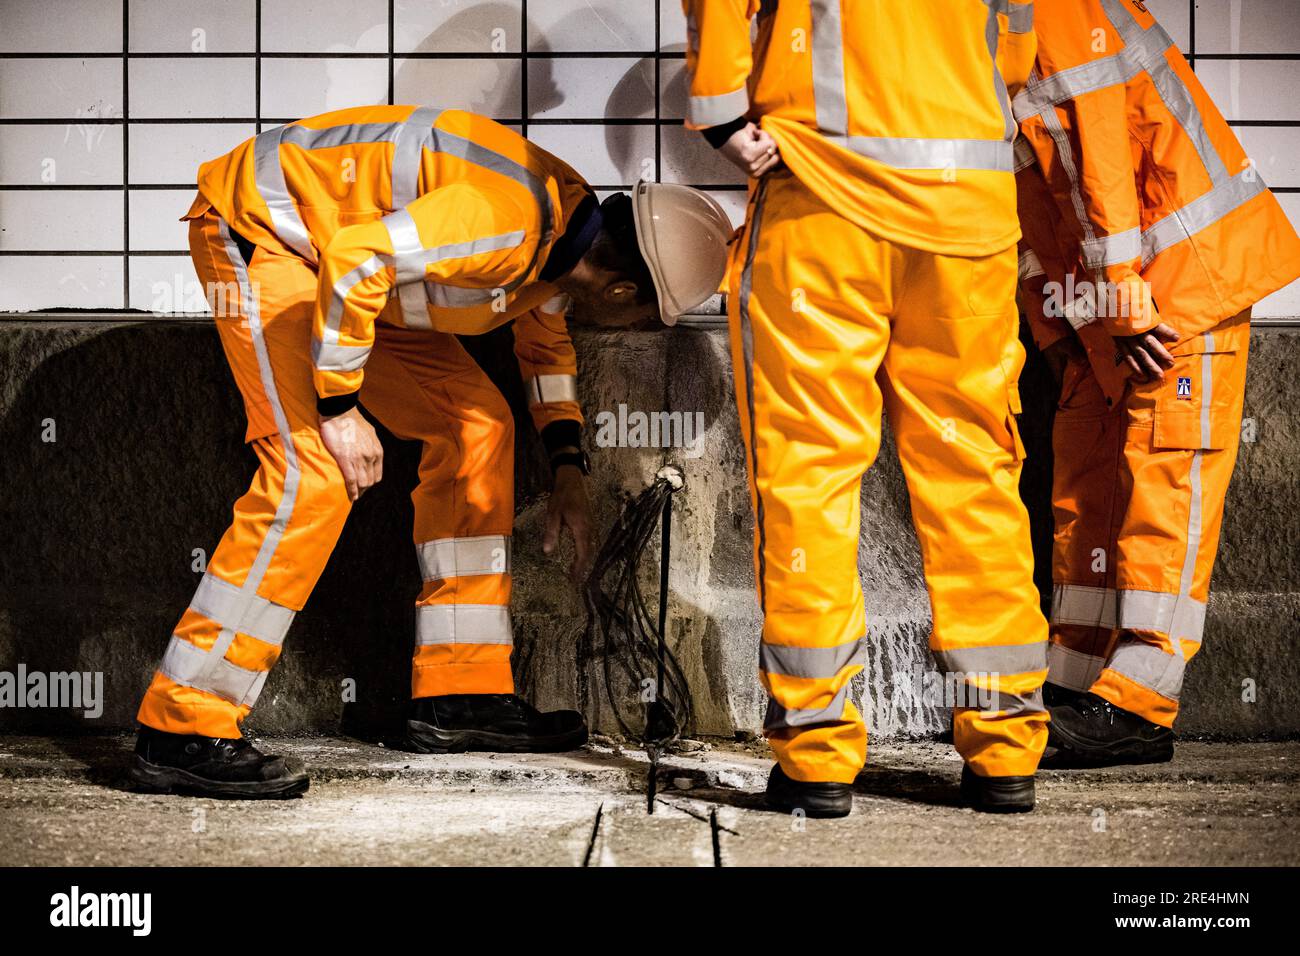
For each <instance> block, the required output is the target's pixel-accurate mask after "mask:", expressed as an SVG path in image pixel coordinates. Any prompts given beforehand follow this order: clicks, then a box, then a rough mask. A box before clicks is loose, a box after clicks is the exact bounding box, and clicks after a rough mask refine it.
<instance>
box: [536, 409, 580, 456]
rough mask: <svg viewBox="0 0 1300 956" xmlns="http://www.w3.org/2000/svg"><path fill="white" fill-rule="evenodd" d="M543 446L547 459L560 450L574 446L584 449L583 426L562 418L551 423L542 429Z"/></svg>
mask: <svg viewBox="0 0 1300 956" xmlns="http://www.w3.org/2000/svg"><path fill="white" fill-rule="evenodd" d="M542 444H543V445H544V446H545V447H546V457H547V458H550V457H551V456H552V455H554V454H555V452H556V451H557V450H558V449H560V448H567V447H568V446H570V445H572V446H573V447H574V448H581V447H582V424H581V423H580V422H576V421H574V420H573V419H572V418H562V419H560V420H559V421H555V422H551V423H550V424H549V425H547V426H546V427H545V428H543V429H542Z"/></svg>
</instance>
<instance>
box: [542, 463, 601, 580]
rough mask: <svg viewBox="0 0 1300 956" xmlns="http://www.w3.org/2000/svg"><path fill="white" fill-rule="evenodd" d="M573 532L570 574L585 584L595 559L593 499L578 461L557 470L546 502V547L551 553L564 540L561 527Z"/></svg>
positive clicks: (543, 540) (544, 546) (548, 552)
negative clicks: (592, 522)
mask: <svg viewBox="0 0 1300 956" xmlns="http://www.w3.org/2000/svg"><path fill="white" fill-rule="evenodd" d="M561 527H565V528H568V529H569V533H570V534H572V535H573V564H571V565H570V566H569V577H570V578H571V579H572V580H573V583H574V584H575V585H578V586H581V585H582V580H583V578H585V577H586V576H587V563H588V561H590V559H591V502H590V500H588V498H587V477H586V475H584V474H583V473H582V470H581V469H580V468H578V467H577V466H576V465H561V466H560V467H559V468H558V469H556V471H555V487H554V488H553V489H552V490H551V499H550V501H549V502H547V505H546V534H545V536H544V537H543V538H542V551H543V552H544V553H546V554H551V553H552V552H553V551H555V549H556V547H557V546H558V545H559V543H560V528H561Z"/></svg>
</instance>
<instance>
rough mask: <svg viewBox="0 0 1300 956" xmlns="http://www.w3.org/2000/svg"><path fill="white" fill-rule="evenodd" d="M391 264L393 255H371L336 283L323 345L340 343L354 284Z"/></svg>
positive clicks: (323, 336)
mask: <svg viewBox="0 0 1300 956" xmlns="http://www.w3.org/2000/svg"><path fill="white" fill-rule="evenodd" d="M391 265H393V259H392V256H371V257H370V258H369V259H367V260H366V261H365V262H363V263H361V265H359V266H357V267H356V268H355V269H353V270H352V271H351V272H349V273H348V274H347V275H345V276H342V277H340V278H339V280H338V281H337V282H335V283H334V288H333V289H332V290H331V295H330V310H329V314H328V315H326V316H325V329H324V331H323V332H322V333H321V343H322V344H323V345H337V344H338V341H339V328H340V327H341V326H342V324H343V309H344V307H345V306H346V305H347V300H348V296H349V295H350V294H351V292H352V288H353V286H355V285H356V284H357V283H358V282H364V281H365V280H366V279H369V278H370V277H371V276H372V275H374V274H375V273H376V272H378V271H379V270H380V269H383V268H385V267H387V266H391Z"/></svg>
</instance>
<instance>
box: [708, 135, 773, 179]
mask: <svg viewBox="0 0 1300 956" xmlns="http://www.w3.org/2000/svg"><path fill="white" fill-rule="evenodd" d="M718 152H720V153H721V154H722V155H723V156H725V157H727V159H729V160H731V162H732V163H734V164H735V165H736V166H738V167H739V168H740V170H741V171H742V172H743V173H744V174H745V175H746V176H749V177H752V178H754V179H757V178H758V177H759V176H762V175H763V174H764V173H766V172H770V171H771V170H773V169H775V168H776V167H777V166H779V165H780V164H781V151H780V150H779V149H778V148H777V145H776V140H774V139H773V138H772V134H771V133H768V132H766V131H764V130H761V129H759V128H758V126H756V125H755V124H753V123H746V124H745V125H744V126H742V127H741V128H740V129H738V130H736V131H735V132H734V133H732V134H731V138H730V139H728V140H727V141H726V142H725V143H723V144H722V146H721V147H719V149H718Z"/></svg>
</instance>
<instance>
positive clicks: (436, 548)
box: [415, 534, 510, 581]
mask: <svg viewBox="0 0 1300 956" xmlns="http://www.w3.org/2000/svg"><path fill="white" fill-rule="evenodd" d="M415 550H416V554H417V556H418V557H419V559H420V573H421V574H422V575H423V576H424V580H425V581H445V580H446V579H447V578H457V577H468V576H470V575H474V574H509V573H510V538H509V537H507V536H506V535H501V534H484V535H478V536H476V537H473V538H438V539H437V540H435V541H424V542H421V543H420V544H418V545H416V547H415Z"/></svg>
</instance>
